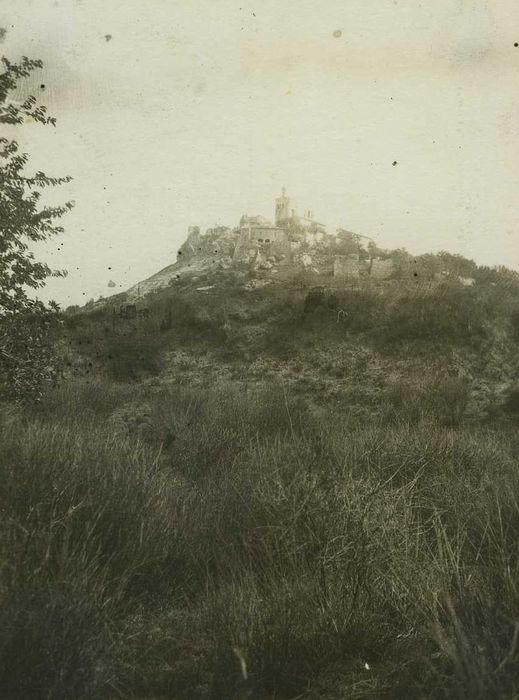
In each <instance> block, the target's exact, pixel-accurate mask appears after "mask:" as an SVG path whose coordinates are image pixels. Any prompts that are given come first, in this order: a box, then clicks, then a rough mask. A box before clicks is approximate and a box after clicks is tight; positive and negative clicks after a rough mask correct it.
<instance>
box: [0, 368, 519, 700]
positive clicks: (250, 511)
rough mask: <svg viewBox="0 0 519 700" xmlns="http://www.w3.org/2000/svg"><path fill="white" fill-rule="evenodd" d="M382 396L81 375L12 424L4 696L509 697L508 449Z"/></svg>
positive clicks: (515, 679) (487, 431)
mask: <svg viewBox="0 0 519 700" xmlns="http://www.w3.org/2000/svg"><path fill="white" fill-rule="evenodd" d="M446 395H447V396H448V395H449V394H448V390H447V394H446ZM389 400H390V405H388V407H387V408H388V410H382V411H380V413H379V415H378V417H376V418H375V417H374V418H373V419H372V420H371V421H366V420H360V419H359V418H358V417H355V416H354V415H351V414H349V413H348V411H344V412H342V413H341V414H338V413H337V412H332V411H329V412H326V411H323V410H320V411H319V412H316V411H314V409H313V408H312V405H311V404H310V403H309V402H307V401H305V400H304V399H303V398H300V397H299V398H296V397H294V396H292V395H291V394H290V392H287V391H286V389H284V388H283V386H281V385H280V384H278V383H275V382H272V383H264V384H263V385H262V387H257V388H255V389H251V390H249V391H240V390H237V389H233V388H232V387H231V386H230V385H221V386H215V387H213V388H205V389H203V390H202V389H189V388H176V389H171V388H170V389H162V388H157V387H155V388H153V389H152V388H151V387H149V388H146V387H145V386H144V385H137V384H132V385H128V384H125V383H110V382H109V381H108V380H102V381H101V380H98V381H89V382H86V381H80V380H77V381H69V382H68V383H65V384H63V385H62V387H61V388H59V389H56V390H55V391H54V392H53V393H51V394H49V395H48V396H47V398H46V400H45V402H44V404H42V405H40V406H39V407H36V408H27V409H19V408H8V407H4V410H3V411H2V414H1V415H2V418H1V435H0V472H1V473H0V478H1V482H2V484H3V488H2V490H1V491H0V507H1V510H2V514H3V517H2V520H1V523H0V546H1V560H0V561H1V570H0V595H1V602H2V604H1V608H0V688H1V695H2V697H3V698H6V699H7V700H8V699H10V698H13V699H15V698H23V699H24V700H25V699H26V700H32V699H34V700H36V699H38V700H39V699H41V698H49V699H51V698H52V699H58V698H78V699H79V698H116V697H123V698H130V697H135V698H156V697H167V698H179V699H186V700H188V699H189V700H191V699H193V700H194V699H196V698H200V699H202V698H204V699H205V698H208V699H211V700H216V699H221V700H225V699H226V698H229V699H230V698H239V697H258V698H274V697H276V698H296V697H307V698H316V699H317V698H325V699H328V700H332V699H336V698H337V699H338V698H346V697H347V698H378V697H390V698H391V697H392V698H405V697H409V698H460V699H461V698H481V699H482V700H483V699H485V700H486V699H487V698H514V697H517V691H518V688H519V656H518V650H517V642H518V635H519V624H518V620H519V590H518V583H517V582H518V581H519V576H518V574H519V571H518V564H519V559H518V554H519V550H518V548H517V542H518V541H519V540H518V538H519V503H518V496H517V494H519V471H518V469H517V454H518V441H517V438H516V435H515V433H514V431H513V429H512V427H511V426H508V423H507V422H506V421H504V422H501V423H500V424H499V425H497V424H496V425H489V424H487V425H486V426H483V425H475V424H473V423H467V422H466V421H463V420H459V421H455V422H454V423H453V421H452V420H444V419H443V418H442V411H443V410H445V411H447V410H448V409H449V401H448V400H446V401H445V402H444V404H442V405H440V407H438V405H436V404H434V405H432V406H431V407H430V410H429V409H424V405H423V403H420V410H414V409H413V408H412V406H411V407H410V406H409V405H407V404H406V403H405V402H402V401H401V400H398V398H397V399H395V398H394V397H390V398H388V401H389ZM441 406H443V409H442V407H441ZM243 664H245V665H246V667H247V680H245V678H244V674H243V671H242V665H243ZM249 691H250V692H251V693H252V695H246V693H247V692H249Z"/></svg>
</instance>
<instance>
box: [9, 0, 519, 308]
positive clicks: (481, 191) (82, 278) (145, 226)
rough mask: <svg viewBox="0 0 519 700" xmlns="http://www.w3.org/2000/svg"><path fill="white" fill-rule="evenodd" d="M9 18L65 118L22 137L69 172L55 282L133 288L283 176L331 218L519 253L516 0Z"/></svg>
mask: <svg viewBox="0 0 519 700" xmlns="http://www.w3.org/2000/svg"><path fill="white" fill-rule="evenodd" d="M0 26H3V27H5V28H6V29H7V33H6V35H5V37H4V40H3V42H2V44H1V45H0V49H1V50H2V53H3V54H4V55H6V56H7V57H8V58H9V59H10V60H16V59H18V58H19V57H20V56H21V55H24V54H25V55H28V56H29V57H31V58H42V59H43V60H44V61H45V69H44V70H43V71H42V72H41V73H40V74H39V75H38V76H36V77H35V80H34V81H33V84H32V89H33V91H35V92H37V93H39V94H40V95H41V96H42V100H43V102H44V104H47V105H48V107H49V108H50V110H51V112H52V113H53V114H54V115H55V116H56V117H57V119H58V124H57V128H56V129H52V128H51V127H42V126H39V125H33V124H31V125H24V126H23V127H21V128H17V129H16V138H17V139H18V141H19V142H20V143H21V145H22V146H23V148H24V149H26V150H27V151H28V152H29V153H30V154H31V156H32V160H31V163H32V166H33V167H34V168H35V169H43V170H45V171H47V172H48V173H49V174H56V175H63V174H70V175H72V176H73V177H74V182H73V183H71V184H70V185H67V186H66V187H63V188H61V190H60V191H59V193H58V194H59V198H58V199H74V200H75V201H76V208H75V210H74V211H73V213H72V214H70V215H69V216H68V217H67V218H66V220H64V223H65V225H66V230H67V232H66V235H65V236H64V237H63V238H62V239H61V241H58V240H57V239H56V241H55V242H54V243H53V244H52V245H47V246H46V247H45V249H44V250H43V251H42V253H43V254H44V256H45V257H46V259H47V260H48V261H49V262H50V263H51V264H52V265H54V266H57V267H65V268H68V270H69V277H68V278H67V279H65V280H53V281H51V282H50V283H49V286H48V290H46V292H45V294H44V295H42V296H45V298H48V297H49V296H50V297H53V298H55V299H57V300H58V301H59V302H62V303H63V304H65V305H67V304H70V303H77V302H82V301H84V300H86V299H88V298H90V297H96V298H97V296H99V295H100V294H103V295H108V294H109V293H111V292H113V291H117V290H118V289H121V288H123V289H124V288H126V287H128V286H129V285H131V284H133V283H134V282H136V281H138V280H139V279H143V278H145V277H147V276H149V275H150V274H152V273H154V272H156V271H157V270H158V269H160V268H161V267H164V266H166V265H167V264H170V263H171V262H174V261H175V258H176V251H177V248H178V247H179V245H180V244H181V243H182V241H183V238H184V236H185V233H186V230H187V227H188V225H190V224H198V225H200V226H201V227H202V228H206V227H208V226H211V225H214V224H215V223H222V224H227V225H230V226H233V225H235V224H236V223H237V222H238V220H239V217H240V215H241V214H242V213H245V212H247V213H249V214H256V213H257V214H262V215H265V216H268V217H270V218H272V216H273V200H274V197H275V196H276V195H277V194H278V192H279V191H280V189H281V187H282V186H283V185H285V186H286V187H287V189H288V191H289V194H292V195H294V196H295V197H296V199H297V201H298V203H299V204H300V208H301V209H304V208H311V209H313V211H314V212H315V215H316V217H317V218H319V219H320V220H322V221H323V222H324V223H326V224H327V225H328V227H329V229H330V230H335V228H337V227H338V226H343V227H345V228H348V229H350V230H353V231H357V232H359V233H363V234H367V235H371V236H373V237H374V238H375V239H376V240H377V241H378V243H379V245H381V246H383V247H401V246H405V247H406V248H408V249H409V250H410V251H411V252H416V253H421V252H425V251H428V250H433V251H436V250H440V249H448V250H450V251H452V252H459V253H462V254H463V255H466V256H468V257H472V258H474V259H475V260H476V261H478V262H480V263H486V264H506V265H509V266H511V267H515V268H517V269H519V245H518V230H519V229H518V222H519V198H518V173H519V138H518V132H519V119H518V114H519V46H517V47H516V46H514V43H515V42H518V43H519V3H518V2H517V0H423V2H421V1H420V0H322V1H321V2H316V0H257V2H253V3H251V2H247V1H246V0H182V1H180V0H138V1H134V0H124V1H123V0H74V1H73V0H0ZM41 85H44V86H45V87H44V88H42V87H40V86H41ZM9 135H10V136H12V135H13V134H12V133H9ZM394 161H397V164H396V165H392V164H393V162H394ZM58 243H62V245H61V246H60V247H59V248H58ZM110 268H111V269H110ZM110 279H112V280H114V281H115V282H116V283H117V288H116V289H110V288H109V287H108V286H107V283H108V281H109V280H110ZM119 285H121V286H120V287H119Z"/></svg>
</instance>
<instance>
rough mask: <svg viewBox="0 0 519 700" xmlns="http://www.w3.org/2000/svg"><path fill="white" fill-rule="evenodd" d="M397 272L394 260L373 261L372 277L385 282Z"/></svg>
mask: <svg viewBox="0 0 519 700" xmlns="http://www.w3.org/2000/svg"><path fill="white" fill-rule="evenodd" d="M394 271H395V265H394V263H393V261H392V260H390V259H388V260H372V261H371V269H370V275H371V277H374V278H375V279H378V280H385V279H388V277H391V275H392V274H393V272H394Z"/></svg>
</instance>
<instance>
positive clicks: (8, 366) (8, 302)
mask: <svg viewBox="0 0 519 700" xmlns="http://www.w3.org/2000/svg"><path fill="white" fill-rule="evenodd" d="M2 62H3V68H4V72H3V73H0V124H8V125H20V124H23V123H24V122H26V121H28V120H32V121H35V122H38V123H39V124H43V125H51V126H55V123H56V122H55V119H54V118H52V117H50V116H48V114H47V110H46V108H45V107H44V106H43V105H39V104H38V102H37V100H36V98H35V97H33V96H32V95H29V96H28V97H27V98H25V99H24V100H23V101H16V100H15V99H14V98H13V95H14V94H16V91H17V90H18V89H19V87H20V81H22V80H23V79H24V78H27V77H28V76H29V75H30V74H31V72H32V71H34V70H36V69H38V68H42V67H43V63H42V62H41V61H35V60H30V59H28V58H26V57H24V58H22V60H21V61H20V62H19V63H11V62H10V61H8V60H7V59H6V58H3V59H2ZM27 163H28V155H27V154H26V153H22V152H20V150H19V146H18V143H17V142H16V141H12V140H9V139H7V138H4V137H0V395H3V396H6V397H9V398H12V397H14V398H16V399H22V400H27V399H38V398H39V397H40V396H41V395H42V391H43V387H44V385H45V383H46V382H47V381H49V380H50V379H52V377H53V376H54V375H55V373H56V361H55V356H54V352H53V343H52V329H53V328H54V327H55V326H56V323H57V312H58V306H57V305H56V304H55V303H53V302H51V303H50V304H49V305H48V306H47V305H45V304H43V303H42V302H41V301H38V300H36V299H34V298H32V296H31V295H30V294H31V290H37V289H39V288H41V287H43V286H44V284H45V280H46V279H47V278H48V277H51V276H64V275H65V274H66V273H65V272H64V271H61V270H51V269H50V268H49V266H48V265H47V264H45V263H43V262H38V261H37V260H35V258H34V254H33V252H32V251H31V250H30V246H31V244H33V243H36V242H39V241H45V240H47V239H49V238H51V237H52V236H55V235H57V234H60V233H62V232H63V228H62V227H61V226H58V225H56V223H55V222H56V220H57V219H60V218H61V217H62V216H63V215H64V214H65V213H66V212H68V211H69V210H70V209H71V208H72V206H73V204H72V203H71V202H67V203H66V204H64V205H63V206H58V207H50V206H44V205H42V203H41V195H42V190H43V189H44V188H46V187H55V186H57V185H60V184H63V183H66V182H69V181H70V180H71V178H70V177H61V178H55V177H49V176H47V175H46V174H45V173H43V172H41V171H37V172H36V173H35V174H32V175H29V174H28V173H27V172H26V166H27Z"/></svg>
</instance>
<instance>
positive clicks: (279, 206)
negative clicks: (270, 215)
mask: <svg viewBox="0 0 519 700" xmlns="http://www.w3.org/2000/svg"><path fill="white" fill-rule="evenodd" d="M289 218H290V197H287V191H286V189H285V188H284V187H283V189H282V190H281V197H277V198H276V226H279V224H280V222H281V221H286V220H287V219H289Z"/></svg>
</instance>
